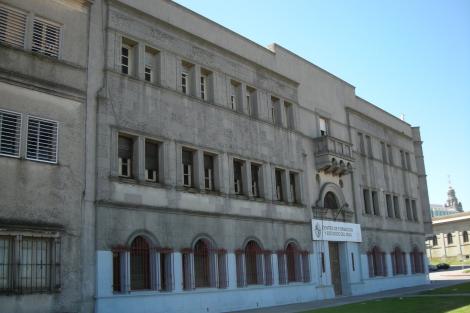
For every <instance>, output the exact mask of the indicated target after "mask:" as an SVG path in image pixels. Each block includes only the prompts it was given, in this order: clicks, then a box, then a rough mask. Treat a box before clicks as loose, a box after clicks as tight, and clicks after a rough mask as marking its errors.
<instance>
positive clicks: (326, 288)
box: [95, 246, 429, 313]
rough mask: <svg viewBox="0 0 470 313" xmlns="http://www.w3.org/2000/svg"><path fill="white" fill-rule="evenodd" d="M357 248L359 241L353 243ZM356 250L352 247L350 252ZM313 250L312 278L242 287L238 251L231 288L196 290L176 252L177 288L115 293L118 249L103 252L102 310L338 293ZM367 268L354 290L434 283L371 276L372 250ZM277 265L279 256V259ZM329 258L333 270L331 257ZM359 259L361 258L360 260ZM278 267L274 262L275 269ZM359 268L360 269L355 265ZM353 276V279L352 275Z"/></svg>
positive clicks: (181, 307) (257, 302) (177, 312)
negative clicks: (186, 284) (186, 283)
mask: <svg viewBox="0 0 470 313" xmlns="http://www.w3.org/2000/svg"><path fill="white" fill-rule="evenodd" d="M350 249H351V250H354V251H357V250H355V247H354V246H351V247H350ZM351 250H347V251H348V253H349V251H351ZM318 255H319V254H318V253H317V254H311V255H310V269H311V270H310V273H311V283H294V284H288V285H279V284H278V279H276V275H275V279H274V280H275V284H274V285H273V286H249V287H246V288H237V287H236V283H235V280H236V274H235V266H234V265H235V264H230V263H234V260H235V256H234V255H233V254H231V253H229V254H228V260H229V264H228V265H229V266H228V267H229V273H228V274H229V277H230V282H229V288H227V289H216V288H205V289H196V290H192V291H183V290H182V289H181V286H179V285H180V284H181V281H180V280H181V279H182V277H181V275H179V270H177V269H179V268H180V267H181V262H180V257H181V256H180V255H179V253H177V252H176V253H175V258H174V259H175V262H174V265H173V266H174V271H175V273H174V278H175V290H174V291H172V292H158V291H135V292H132V291H131V292H129V293H125V294H113V292H112V253H111V251H98V252H97V256H96V257H97V275H96V277H97V290H96V310H95V312H96V313H120V312H123V313H128V312H132V313H163V312H164V313H173V312H174V313H185V312H190V313H207V312H230V311H235V310H243V309H251V308H258V307H269V306H276V305H284V304H290V303H301V302H309V301H315V300H321V299H327V298H333V297H334V291H333V288H332V286H331V282H330V281H329V280H330V279H331V278H330V275H325V274H327V273H324V274H322V275H319V274H318V273H319V268H318V264H319V263H318V257H319V256H318ZM359 260H360V264H357V266H358V268H357V269H359V267H361V269H362V279H360V280H357V279H356V276H357V274H356V273H350V274H352V276H353V277H350V278H349V284H350V289H349V290H351V293H350V294H352V295H360V294H367V293H373V292H378V291H383V290H389V289H394V288H402V287H410V286H416V285H422V284H427V283H429V280H428V276H427V275H426V274H416V275H399V276H389V277H377V278H368V277H365V276H367V275H368V271H366V270H367V256H366V255H361V257H360V258H358V261H359ZM273 261H274V262H273V265H275V264H277V263H276V261H277V260H273ZM325 263H326V265H327V267H328V270H329V266H328V264H329V260H328V258H326V260H325ZM358 263H359V262H358ZM276 269H277V267H274V266H273V270H274V273H275V272H276ZM355 272H357V270H356V271H355ZM351 278H352V279H351Z"/></svg>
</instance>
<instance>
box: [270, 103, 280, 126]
mask: <svg viewBox="0 0 470 313" xmlns="http://www.w3.org/2000/svg"><path fill="white" fill-rule="evenodd" d="M279 102H280V101H279V99H278V98H276V97H271V118H272V122H273V124H274V125H278V126H280V125H281V123H282V120H281V114H280V112H279V107H280V104H279Z"/></svg>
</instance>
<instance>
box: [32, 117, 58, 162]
mask: <svg viewBox="0 0 470 313" xmlns="http://www.w3.org/2000/svg"><path fill="white" fill-rule="evenodd" d="M26 158H27V159H30V160H36V161H45V162H52V163H56V162H57V122H53V121H47V120H41V119H37V118H29V120H28V142H27V148H26Z"/></svg>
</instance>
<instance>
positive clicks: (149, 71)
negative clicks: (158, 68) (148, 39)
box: [144, 51, 155, 83]
mask: <svg viewBox="0 0 470 313" xmlns="http://www.w3.org/2000/svg"><path fill="white" fill-rule="evenodd" d="M154 59H155V54H154V53H151V52H148V51H145V67H144V76H145V77H144V78H145V80H146V81H148V82H151V83H152V82H153V64H154V63H155V62H154Z"/></svg>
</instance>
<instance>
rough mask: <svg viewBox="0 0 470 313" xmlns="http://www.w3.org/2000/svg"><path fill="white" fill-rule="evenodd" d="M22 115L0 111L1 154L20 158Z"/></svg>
mask: <svg viewBox="0 0 470 313" xmlns="http://www.w3.org/2000/svg"><path fill="white" fill-rule="evenodd" d="M20 132H21V114H18V113H13V112H6V111H0V154H3V155H10V156H19V153H20Z"/></svg>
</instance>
